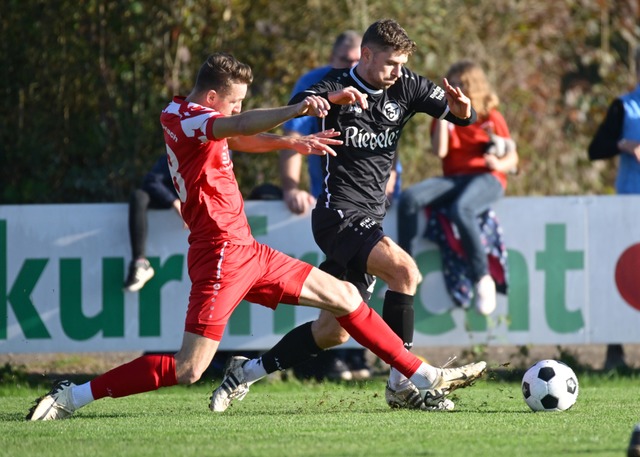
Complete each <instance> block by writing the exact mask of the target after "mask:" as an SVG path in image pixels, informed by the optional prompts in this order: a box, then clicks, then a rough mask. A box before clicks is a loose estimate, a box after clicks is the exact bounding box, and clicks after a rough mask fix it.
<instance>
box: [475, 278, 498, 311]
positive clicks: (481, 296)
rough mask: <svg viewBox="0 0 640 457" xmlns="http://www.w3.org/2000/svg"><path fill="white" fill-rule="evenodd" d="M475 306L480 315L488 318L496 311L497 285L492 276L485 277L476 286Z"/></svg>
mask: <svg viewBox="0 0 640 457" xmlns="http://www.w3.org/2000/svg"><path fill="white" fill-rule="evenodd" d="M475 292H476V301H475V306H476V310H477V311H478V313H480V314H482V315H483V316H488V315H489V314H491V313H493V312H494V311H495V310H496V305H497V303H496V283H495V282H494V280H493V278H492V277H491V276H490V275H484V276H483V277H482V278H480V280H479V281H478V283H477V284H476V285H475Z"/></svg>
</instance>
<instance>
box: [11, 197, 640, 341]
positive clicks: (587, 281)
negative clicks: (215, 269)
mask: <svg viewBox="0 0 640 457" xmlns="http://www.w3.org/2000/svg"><path fill="white" fill-rule="evenodd" d="M638 207H640V197H638V196H598V197H530V198H528V197H509V198H505V199H503V200H502V201H501V202H500V203H499V204H498V205H496V208H495V209H496V212H497V214H498V218H499V220H500V223H501V225H502V227H503V229H504V240H505V243H506V247H507V249H508V254H509V260H508V262H509V263H508V267H509V268H508V270H509V286H510V287H509V294H508V296H502V295H499V296H498V297H499V298H498V309H497V311H496V312H495V314H494V315H492V316H491V317H490V318H489V319H485V318H483V317H481V316H479V315H478V314H476V313H475V311H472V310H470V311H464V310H462V309H459V308H456V307H454V306H453V302H452V300H451V299H450V297H449V295H448V294H447V292H446V289H445V286H444V281H443V279H442V274H441V270H440V264H439V258H440V257H439V251H438V249H437V247H436V246H435V245H433V244H431V243H429V242H426V241H425V240H423V239H417V240H416V242H415V245H414V255H415V258H416V261H417V262H418V266H419V267H420V269H421V271H422V272H423V275H424V281H423V282H422V283H421V285H420V287H419V289H418V293H417V295H416V301H415V309H416V326H415V327H416V331H415V339H414V344H415V346H417V347H424V346H434V345H462V346H466V345H470V344H482V343H487V344H580V343H609V342H616V343H637V342H640V332H639V331H638V329H639V328H640V228H639V227H640V212H638V211H636V210H635V208H638ZM127 211H128V209H127V205H125V204H90V205H89V204H70V205H16V206H12V205H7V206H0V352H5V353H8V352H11V353H27V352H85V351H125V350H144V351H165V350H176V349H177V348H179V346H180V342H181V338H182V332H183V324H184V315H185V311H186V305H187V300H188V296H189V287H190V283H189V278H188V275H187V271H186V270H187V269H186V252H187V247H188V246H187V235H188V232H186V231H185V230H183V228H182V223H181V221H180V220H179V219H178V217H176V215H175V213H174V212H173V211H157V210H152V211H150V212H149V239H148V243H147V254H148V256H149V258H150V260H151V262H152V264H153V265H154V268H155V269H156V272H157V273H156V276H155V277H154V278H153V279H152V280H151V281H150V282H149V283H148V284H147V285H146V286H145V288H144V289H142V290H141V291H140V292H138V293H125V292H123V290H122V282H123V279H124V276H125V274H126V268H127V264H128V262H129V260H130V255H131V254H130V245H129V236H128V228H127ZM246 211H247V215H248V217H249V220H250V222H251V225H252V230H253V233H254V236H255V237H256V239H258V241H260V242H263V243H267V244H269V245H271V246H273V247H275V248H277V249H279V250H281V251H283V252H285V253H287V254H290V255H292V256H295V257H298V258H301V259H303V260H306V261H308V262H309V263H312V264H315V265H317V264H319V263H320V261H321V260H322V258H323V255H322V253H321V252H320V250H319V249H318V247H317V246H316V244H315V242H314V240H313V237H312V234H311V228H310V217H309V216H296V215H292V214H291V213H290V212H289V211H288V210H287V209H286V208H285V206H284V205H283V203H282V202H273V201H268V202H262V201H250V202H247V203H246ZM421 225H424V220H422V221H421ZM385 231H386V232H387V233H388V234H389V235H390V236H391V237H395V232H396V230H395V213H394V211H393V208H392V209H391V211H390V213H389V214H388V216H387V219H386V221H385ZM418 233H422V227H421V228H420V229H419V232H418ZM383 297H384V284H382V283H380V282H378V284H377V285H376V289H375V291H374V297H373V299H372V301H371V305H372V306H373V307H374V308H375V309H377V310H378V311H379V312H381V309H382V299H383ZM316 315H317V311H315V310H313V309H308V308H303V307H290V306H286V305H281V306H280V307H279V308H278V309H277V310H276V311H275V312H273V311H271V310H269V309H266V308H263V307H261V306H258V305H254V304H249V303H246V302H243V303H242V304H241V305H240V306H239V307H238V309H237V310H236V312H235V313H234V315H233V317H232V319H231V321H230V322H229V325H228V327H227V330H226V333H225V336H224V338H223V341H222V344H221V348H222V349H236V350H238V349H242V350H249V349H258V350H261V349H267V348H269V347H271V346H272V345H273V344H274V343H276V342H277V341H278V340H279V339H280V337H281V336H282V335H283V334H284V333H286V332H287V331H288V330H290V329H291V328H293V326H295V325H297V324H299V323H302V322H306V321H308V320H312V319H314V318H315V316H316ZM348 344H350V345H353V344H355V343H353V342H350V343H348Z"/></svg>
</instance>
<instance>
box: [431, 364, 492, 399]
mask: <svg viewBox="0 0 640 457" xmlns="http://www.w3.org/2000/svg"><path fill="white" fill-rule="evenodd" d="M486 369H487V362H476V363H469V364H467V365H463V366H461V367H457V368H438V369H437V370H438V378H437V379H436V381H435V382H434V383H433V385H432V386H431V387H430V388H428V389H420V395H421V396H422V398H423V400H424V404H425V405H426V406H432V407H437V406H438V405H439V404H440V403H441V402H442V401H443V399H444V397H445V396H446V395H449V394H450V393H451V392H453V391H454V390H456V389H462V388H464V387H468V386H470V385H471V384H473V383H474V382H475V381H476V380H477V379H479V378H480V377H481V376H482V375H483V374H484V372H485V370H486Z"/></svg>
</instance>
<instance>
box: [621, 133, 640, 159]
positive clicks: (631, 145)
mask: <svg viewBox="0 0 640 457" xmlns="http://www.w3.org/2000/svg"><path fill="white" fill-rule="evenodd" d="M618 149H620V150H621V151H624V152H626V153H628V154H631V155H632V156H635V158H636V160H637V161H638V162H640V143H639V142H637V141H633V140H627V139H624V138H623V139H621V140H620V141H618Z"/></svg>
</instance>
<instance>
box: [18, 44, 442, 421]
mask: <svg viewBox="0 0 640 457" xmlns="http://www.w3.org/2000/svg"><path fill="white" fill-rule="evenodd" d="M252 79H253V77H252V73H251V69H250V67H249V66H247V65H245V64H243V63H241V62H239V61H237V60H236V59H235V58H234V57H233V56H231V55H229V54H225V53H217V54H212V55H211V56H209V58H208V59H207V60H206V61H205V62H204V64H203V65H202V67H201V68H200V71H199V72H198V76H197V80H196V84H195V87H194V89H193V90H192V92H191V93H190V94H189V96H187V97H186V98H183V97H175V98H174V99H173V101H172V102H171V103H170V104H169V105H168V106H167V107H166V108H165V110H164V111H163V112H162V116H161V123H162V127H163V129H164V137H165V142H166V145H167V158H168V161H169V167H170V170H171V174H172V177H173V181H174V185H175V187H176V190H177V192H178V196H179V197H180V200H181V201H182V205H181V210H182V216H183V218H184V221H185V223H187V224H188V226H189V228H190V230H191V233H190V236H189V253H188V266H189V276H190V279H191V282H192V288H191V294H190V297H189V305H188V310H187V317H186V322H185V331H184V337H183V342H182V346H181V348H180V350H179V351H178V352H177V353H176V354H175V355H143V356H141V357H139V358H137V359H135V360H133V361H131V362H129V363H127V364H124V365H121V366H119V367H116V368H114V369H112V370H110V371H108V372H106V373H104V374H102V375H100V376H98V377H96V378H95V379H93V380H91V381H90V382H87V383H85V384H82V385H74V384H73V383H71V382H70V381H68V380H65V381H60V382H58V383H56V384H55V385H54V386H53V388H52V389H51V391H49V392H48V393H47V394H46V395H45V396H43V397H42V398H40V399H38V400H37V401H36V404H35V405H34V406H33V407H32V408H31V410H30V411H29V414H28V416H27V419H29V420H53V419H64V418H66V417H69V416H71V415H72V414H73V413H74V412H75V411H76V410H77V409H79V408H81V407H83V406H85V405H87V404H88V403H90V402H92V401H94V400H98V399H100V398H104V397H113V398H118V397H125V396H128V395H133V394H137V393H142V392H147V391H151V390H156V389H158V388H160V387H168V386H172V385H176V384H192V383H194V382H196V381H197V380H198V379H200V376H201V375H202V373H203V372H204V370H205V369H206V368H207V367H208V366H209V364H210V363H211V360H212V358H213V356H214V354H215V352H216V350H217V349H218V346H219V343H220V339H221V338H222V334H223V332H224V328H225V326H226V323H227V321H228V319H229V316H230V315H231V313H232V312H233V310H234V309H235V308H236V306H237V305H238V304H239V303H240V301H241V300H242V299H245V298H246V299H247V300H249V301H251V302H254V303H258V304H261V305H263V306H267V307H269V308H275V307H276V306H277V305H278V303H286V304H292V305H305V306H312V307H316V308H319V309H322V310H326V311H328V312H330V313H332V314H333V315H334V316H335V317H336V319H337V320H338V322H339V323H340V325H341V326H342V327H343V328H344V329H345V330H346V331H347V332H348V333H349V334H350V335H351V336H352V337H353V338H354V339H355V340H356V341H358V342H359V343H360V344H362V345H363V346H365V347H366V348H368V349H370V350H371V351H373V352H374V353H375V354H376V355H378V356H379V357H380V358H381V359H382V360H384V361H385V362H387V363H389V364H390V365H391V366H393V367H395V368H396V369H398V370H399V371H401V372H402V373H403V374H404V375H405V376H407V377H408V378H410V379H411V381H412V382H413V383H414V384H415V385H416V386H417V387H418V389H419V390H420V393H421V395H422V396H423V397H426V398H429V399H430V398H440V399H442V398H443V397H444V394H443V393H442V392H440V391H438V387H439V386H440V385H441V384H442V374H441V373H442V370H441V369H439V368H435V367H433V366H431V365H428V364H426V363H423V362H421V361H420V359H418V358H417V357H416V356H414V355H413V354H411V353H410V352H409V351H407V350H406V349H405V348H404V346H403V344H402V340H401V339H400V338H399V337H398V336H396V335H395V333H394V332H393V331H392V330H391V329H390V328H389V327H388V326H387V325H386V324H385V323H384V321H383V320H382V318H381V317H380V316H379V315H378V314H376V313H375V312H374V311H373V310H372V309H371V308H369V307H368V306H367V305H366V304H365V303H364V302H363V301H362V298H361V297H360V294H359V293H358V290H357V289H356V287H355V286H353V285H352V284H350V283H348V282H344V281H340V280H338V279H336V278H334V277H333V276H331V275H329V274H328V273H325V272H323V271H321V270H319V269H317V268H315V267H313V266H311V265H309V264H306V263H304V262H302V261H300V260H297V259H294V258H291V257H288V256H286V255H285V254H282V253H280V252H278V251H276V250H274V249H272V248H270V247H269V246H266V245H263V244H260V243H258V242H257V241H256V240H255V239H254V238H253V237H252V236H251V232H250V229H249V224H248V223H247V219H246V216H245V214H244V204H243V200H242V197H241V194H240V191H239V189H238V185H237V182H236V179H235V176H234V174H233V165H232V162H231V160H230V157H229V147H231V148H233V149H238V150H242V151H246V152H266V151H269V150H278V149H284V148H293V149H295V150H297V151H298V152H301V153H303V154H311V153H313V154H320V155H324V154H327V153H328V154H335V151H333V149H332V148H331V146H330V145H338V144H341V142H340V141H339V140H336V139H333V136H335V135H334V133H333V132H331V131H329V132H324V133H320V134H318V135H310V136H307V137H302V138H287V137H280V136H277V135H270V134H261V133H260V132H264V131H267V130H270V129H272V128H274V127H276V126H278V125H280V124H281V123H283V122H285V121H286V120H288V119H291V118H293V117H296V116H300V115H313V116H318V117H324V116H326V115H327V112H328V110H329V108H330V104H329V102H328V100H327V99H325V98H323V97H321V96H317V95H310V96H308V97H305V98H304V99H303V100H302V101H300V102H299V103H295V104H292V105H289V106H285V107H279V108H271V109H256V110H251V111H247V112H245V113H242V114H241V113H240V111H241V107H242V101H243V100H244V98H245V95H246V92H247V87H248V85H249V84H250V83H251V82H252ZM336 100H337V101H338V102H339V103H338V104H354V103H358V104H359V105H360V106H361V107H363V108H365V109H366V106H367V102H366V96H363V95H362V94H361V93H359V92H358V91H356V90H353V89H352V88H346V89H344V90H343V91H341V93H340V94H339V96H338V97H337V98H336V99H335V100H334V103H336Z"/></svg>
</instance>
